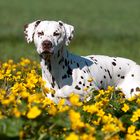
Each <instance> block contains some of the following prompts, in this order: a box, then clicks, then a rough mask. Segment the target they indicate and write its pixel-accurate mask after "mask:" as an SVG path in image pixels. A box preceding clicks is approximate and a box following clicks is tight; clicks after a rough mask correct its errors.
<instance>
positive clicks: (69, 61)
mask: <svg viewBox="0 0 140 140" xmlns="http://www.w3.org/2000/svg"><path fill="white" fill-rule="evenodd" d="M73 31H74V27H73V26H71V25H68V24H65V23H62V22H60V21H59V22H55V21H36V22H33V23H31V24H29V25H28V26H26V27H25V34H26V39H27V41H28V42H32V41H33V40H34V43H35V45H36V47H37V52H38V53H39V55H40V57H41V67H42V77H43V79H44V80H45V81H46V86H47V87H49V88H51V89H54V90H55V94H54V95H53V94H51V93H50V94H47V96H48V97H49V98H51V99H52V100H54V101H55V102H58V100H59V98H67V97H69V95H70V94H71V93H76V94H79V95H81V98H82V97H84V96H86V95H87V93H89V92H90V91H92V90H98V89H102V88H103V89H106V88H107V87H108V86H114V87H115V88H116V89H118V88H119V89H121V90H122V92H124V93H125V96H126V98H129V97H131V96H133V95H135V94H137V93H139V92H140V88H139V87H140V66H139V65H137V64H136V63H135V62H133V61H131V60H129V59H125V58H119V57H108V56H100V55H95V56H94V55H92V56H86V57H82V56H76V55H73V54H70V53H69V52H68V51H67V48H66V45H68V43H69V42H70V40H71V39H72V37H73Z"/></svg>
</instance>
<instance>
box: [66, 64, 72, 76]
mask: <svg viewBox="0 0 140 140" xmlns="http://www.w3.org/2000/svg"><path fill="white" fill-rule="evenodd" d="M67 74H68V75H72V69H71V68H70V66H68V70H67Z"/></svg>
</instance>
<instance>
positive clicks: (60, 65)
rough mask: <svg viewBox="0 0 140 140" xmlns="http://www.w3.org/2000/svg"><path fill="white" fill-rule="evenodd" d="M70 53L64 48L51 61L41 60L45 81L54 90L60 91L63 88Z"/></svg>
mask: <svg viewBox="0 0 140 140" xmlns="http://www.w3.org/2000/svg"><path fill="white" fill-rule="evenodd" d="M69 55H70V54H69V53H68V50H67V49H66V47H62V48H61V49H60V50H59V51H58V52H57V53H56V54H54V55H52V56H51V57H50V58H49V59H47V60H45V59H43V58H41V67H42V76H43V80H45V81H46V82H47V86H49V87H50V88H52V89H60V88H61V87H62V86H63V83H62V80H63V79H62V77H63V75H65V74H64V69H67V67H68V65H69V64H68V62H69V61H68V59H69Z"/></svg>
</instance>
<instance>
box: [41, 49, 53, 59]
mask: <svg viewBox="0 0 140 140" xmlns="http://www.w3.org/2000/svg"><path fill="white" fill-rule="evenodd" d="M52 55H53V51H43V52H42V53H41V54H40V55H39V56H40V57H41V58H43V59H45V60H48V59H50V57H51V56H52Z"/></svg>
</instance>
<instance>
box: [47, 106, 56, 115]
mask: <svg viewBox="0 0 140 140" xmlns="http://www.w3.org/2000/svg"><path fill="white" fill-rule="evenodd" d="M48 113H49V114H50V115H55V114H56V113H57V108H56V106H55V105H54V104H51V105H50V108H49V110H48Z"/></svg>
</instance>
